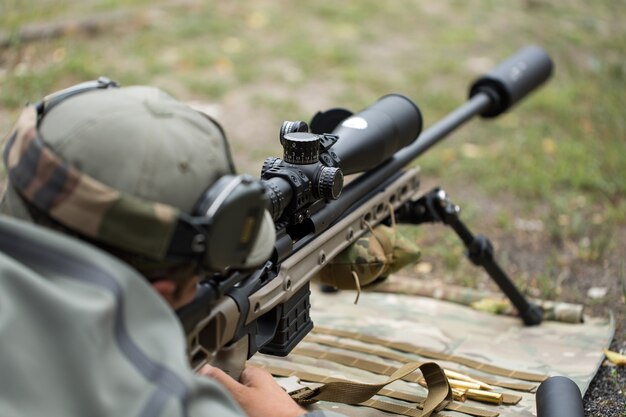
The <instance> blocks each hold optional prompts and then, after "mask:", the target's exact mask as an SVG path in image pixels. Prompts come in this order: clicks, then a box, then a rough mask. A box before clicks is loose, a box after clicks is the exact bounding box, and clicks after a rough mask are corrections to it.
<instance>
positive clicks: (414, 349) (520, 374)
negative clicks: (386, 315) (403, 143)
mask: <svg viewBox="0 0 626 417" xmlns="http://www.w3.org/2000/svg"><path fill="white" fill-rule="evenodd" d="M312 331H313V332H314V333H319V334H327V335H332V336H338V337H345V338H349V339H354V340H359V341H361V342H367V343H373V344H377V345H381V346H385V347H389V348H392V349H396V350H399V351H402V352H407V353H413V354H416V355H420V356H424V357H427V358H431V359H438V360H445V361H450V362H456V363H459V364H462V365H465V366H468V367H470V368H474V369H478V370H480V371H483V372H487V373H490V374H494V375H499V376H505V377H509V378H517V379H523V380H525V381H532V382H543V381H545V380H546V379H547V378H548V376H547V375H542V374H536V373H532V372H524V371H515V370H512V369H506V368H502V367H500V366H495V365H491V364H488V363H484V362H480V361H477V360H474V359H470V358H466V357H462V356H455V355H449V354H446V353H440V352H435V351H433V350H430V349H425V348H422V347H420V346H416V345H413V344H411V343H406V342H394V341H390V340H385V339H381V338H379V337H376V336H370V335H366V334H360V333H355V332H350V331H347V330H338V329H331V328H328V327H317V326H315V327H314V328H313V330H312Z"/></svg>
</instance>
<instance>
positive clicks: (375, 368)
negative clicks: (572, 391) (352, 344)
mask: <svg viewBox="0 0 626 417" xmlns="http://www.w3.org/2000/svg"><path fill="white" fill-rule="evenodd" d="M292 353H294V354H296V355H303V356H308V357H311V358H316V359H326V360H329V361H331V362H336V363H339V364H341V365H346V366H351V367H354V368H358V369H363V370H365V371H370V372H373V373H375V374H380V375H387V376H389V375H395V374H396V373H397V372H398V371H399V370H400V369H402V368H396V367H395V366H389V365H385V364H382V363H378V362H374V361H369V360H366V359H361V358H357V357H354V356H350V355H343V354H340V353H334V352H328V351H324V350H319V349H311V348H301V347H298V348H295V349H294V350H293V351H292ZM412 363H414V364H416V365H422V364H424V362H412ZM427 363H428V362H427ZM420 369H421V367H420ZM442 372H443V371H442ZM400 378H401V379H403V380H404V381H408V382H415V383H416V384H419V383H420V380H421V378H420V376H418V375H416V374H414V373H408V374H405V375H404V376H401V377H400ZM444 378H445V374H444ZM446 379H447V378H446ZM427 382H428V381H427ZM429 390H430V386H429ZM500 394H502V402H503V403H504V404H506V405H515V404H517V403H519V402H520V401H521V400H522V397H521V396H519V395H514V394H507V393H500Z"/></svg>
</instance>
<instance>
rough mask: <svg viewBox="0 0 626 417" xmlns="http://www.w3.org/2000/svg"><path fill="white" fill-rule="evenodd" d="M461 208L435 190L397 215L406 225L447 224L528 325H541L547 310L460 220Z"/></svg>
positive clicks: (445, 195) (491, 249) (489, 243)
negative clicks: (525, 292) (530, 297)
mask: <svg viewBox="0 0 626 417" xmlns="http://www.w3.org/2000/svg"><path fill="white" fill-rule="evenodd" d="M459 212H460V208H459V206H457V205H455V204H454V203H452V202H451V201H450V200H449V199H448V196H447V194H446V192H445V191H444V190H442V189H440V188H434V189H433V190H431V191H429V192H428V193H427V194H425V195H424V196H422V197H421V198H419V199H418V200H414V201H411V202H409V203H407V204H406V205H405V206H404V207H403V208H402V209H401V210H399V211H398V212H397V213H396V215H397V218H398V221H400V222H404V223H413V224H420V223H426V222H428V223H443V224H445V225H448V226H450V227H451V228H452V229H453V230H454V231H455V232H456V234H457V235H458V236H459V238H460V239H461V240H462V241H463V244H464V245H465V247H466V249H467V250H466V252H465V254H466V256H467V257H468V258H469V260H470V261H471V262H472V263H473V264H474V265H477V266H481V267H483V268H484V269H485V271H487V273H488V274H489V276H490V277H491V279H493V280H494V281H495V283H496V284H498V287H500V289H501V290H502V292H503V293H504V294H505V295H506V296H507V297H508V298H509V300H511V302H512V303H513V305H514V306H515V308H516V309H517V311H518V312H519V315H520V317H521V318H522V320H523V321H524V324H525V325H527V326H530V325H536V324H539V323H541V320H542V319H543V311H542V310H541V308H540V307H539V306H537V305H536V304H533V303H530V302H529V301H528V300H526V298H525V297H524V295H522V293H521V292H520V291H519V290H518V289H517V287H516V286H515V284H513V282H512V281H511V279H510V278H509V277H508V275H507V274H506V273H505V272H504V271H503V270H502V268H500V265H498V263H497V262H496V261H495V259H494V257H493V245H492V244H491V242H490V241H489V239H487V238H486V237H485V236H483V235H478V236H474V234H473V233H472V232H471V231H470V230H469V229H468V228H467V226H466V225H465V224H464V223H463V222H462V221H461V219H460V218H459Z"/></svg>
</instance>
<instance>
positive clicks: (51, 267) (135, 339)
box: [0, 216, 336, 417]
mask: <svg viewBox="0 0 626 417" xmlns="http://www.w3.org/2000/svg"><path fill="white" fill-rule="evenodd" d="M0 277H1V280H0V285H1V290H0V306H2V307H1V308H0V338H1V340H2V341H3V345H2V349H0V375H2V378H0V415H2V416H6V417H14V416H15V417H17V416H38V415H46V416H50V417H56V416H59V417H60V416H64V417H68V416H85V415H90V416H110V415H117V416H142V417H148V416H220V417H231V416H232V417H234V416H244V413H243V411H242V410H241V409H240V408H239V406H238V405H237V404H236V403H235V402H234V401H233V400H232V399H231V398H230V397H229V395H228V394H227V392H226V391H225V390H224V389H223V388H222V387H221V386H220V385H218V384H217V383H216V382H215V381H213V380H211V379H209V378H205V377H200V376H196V375H194V374H193V373H192V372H191V370H190V368H189V365H188V363H187V359H186V353H185V345H184V337H183V331H182V328H181V326H180V324H179V323H178V320H177V319H176V317H175V315H174V314H173V313H172V311H171V310H170V308H169V307H168V306H167V305H166V304H165V302H164V301H163V300H162V299H161V298H160V297H159V296H158V295H157V294H156V292H154V291H153V290H152V289H151V288H150V287H149V285H148V284H147V283H146V282H145V281H144V279H143V278H141V277H140V276H139V275H138V274H137V273H136V272H134V271H133V270H132V269H131V268H129V267H127V266H126V265H124V264H122V263H121V262H119V261H117V260H115V259H113V258H112V257H110V256H109V255H107V254H105V253H103V252H102V251H100V250H97V249H95V248H92V247H90V246H88V245H86V244H84V243H82V242H79V241H77V240H74V239H71V238H68V237H66V236H62V235H60V234H57V233H54V232H51V231H47V230H44V229H42V228H41V227H37V226H34V225H31V224H27V223H23V222H19V221H16V220H14V219H10V218H7V217H4V216H0ZM322 416H326V417H331V416H332V413H328V412H321V411H314V412H311V413H308V414H307V417H322ZM335 416H336V414H335Z"/></svg>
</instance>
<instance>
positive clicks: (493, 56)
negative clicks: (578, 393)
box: [0, 0, 626, 349]
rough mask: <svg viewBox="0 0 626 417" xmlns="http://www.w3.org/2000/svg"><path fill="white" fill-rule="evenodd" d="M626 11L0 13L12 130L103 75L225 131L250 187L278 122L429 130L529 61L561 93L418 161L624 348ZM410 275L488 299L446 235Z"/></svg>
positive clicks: (461, 8) (511, 256)
mask: <svg viewBox="0 0 626 417" xmlns="http://www.w3.org/2000/svg"><path fill="white" fill-rule="evenodd" d="M625 18H626V3H625V2H624V1H623V0H622V1H609V0H597V1H581V0H560V1H558V2H554V1H552V2H549V1H545V0H544V1H542V0H512V1H507V2H498V1H493V0H479V1H473V2H467V1H458V0H457V1H454V0H439V1H436V2H435V1H430V2H426V1H421V2H418V1H415V0H414V1H408V0H394V1H390V2H381V1H379V0H376V1H375V0H361V1H358V2H356V1H355V2H337V1H331V0H316V1H314V2H293V1H292V2H289V1H284V0H282V1H281V0H272V1H270V0H256V1H222V2H217V1H201V0H170V1H166V0H162V1H147V0H125V1H121V0H80V1H79V0H2V1H1V2H0V129H1V130H2V132H3V133H2V134H3V135H4V134H5V133H8V131H9V129H10V127H11V125H12V124H13V122H14V120H15V118H16V116H17V114H18V112H19V110H20V108H21V107H22V106H23V105H24V103H26V102H34V101H37V100H39V99H40V98H41V97H43V95H45V94H48V93H50V92H53V91H55V90H58V89H61V88H64V87H67V86H70V85H72V84H74V83H77V82H81V81H85V80H90V79H95V78H97V77H98V76H100V75H106V76H108V77H110V78H112V79H114V80H116V81H118V82H120V83H121V84H123V85H131V84H148V85H154V86H158V87H161V88H163V89H165V90H167V91H168V92H170V93H171V94H173V95H174V96H176V97H178V98H179V99H181V100H185V101H189V102H193V103H194V104H195V105H197V106H200V107H202V108H203V109H204V110H206V111H207V112H208V113H210V114H212V115H213V116H215V117H216V118H217V119H218V120H219V121H220V122H221V123H222V124H223V127H224V129H225V131H226V133H227V135H228V137H229V139H230V141H231V146H232V149H233V152H234V154H235V159H236V163H237V165H238V168H239V170H240V171H242V172H248V173H253V174H256V175H258V172H259V170H260V167H261V164H262V161H263V159H264V158H265V157H266V156H280V155H281V150H280V147H279V143H278V131H279V128H280V125H281V123H282V121H283V120H305V121H309V120H310V118H311V116H312V115H313V114H314V113H315V112H316V111H318V110H325V109H328V108H330V107H345V108H348V109H352V110H355V111H356V110H360V109H362V108H364V107H366V106H367V105H369V104H371V103H373V102H374V101H376V100H377V99H378V98H379V97H380V96H382V95H385V94H387V93H390V92H398V93H402V94H405V95H407V96H409V97H411V98H412V99H413V100H415V101H416V102H417V103H418V105H419V106H420V108H421V109H422V112H423V114H424V119H425V126H429V125H431V124H433V123H434V122H435V121H437V120H438V119H439V118H441V117H443V116H444V115H446V114H447V113H448V112H450V111H451V110H453V109H454V108H455V107H456V106H458V105H460V104H461V103H462V102H464V100H465V99H466V97H467V92H468V87H469V85H470V83H471V81H472V80H473V79H474V78H476V77H477V76H479V75H480V74H481V73H482V72H484V71H486V70H488V69H489V68H491V67H492V66H493V65H495V64H496V63H497V62H498V61H500V60H501V59H503V58H505V57H507V56H508V55H510V54H512V53H514V52H515V51H516V50H517V49H519V48H520V47H522V46H525V45H527V44H537V45H541V46H543V47H544V48H545V49H546V50H547V51H548V53H549V54H550V55H551V56H552V58H553V60H554V62H555V73H554V76H553V78H552V79H551V80H550V81H549V83H548V84H546V85H545V86H544V87H543V88H542V89H540V90H539V91H537V92H536V93H534V94H533V95H532V96H531V97H530V98H529V99H527V100H526V101H524V102H523V103H521V104H520V105H519V106H518V107H516V108H514V109H513V110H512V111H511V112H510V113H509V114H506V115H504V116H502V117H500V118H498V119H496V120H492V121H483V120H475V121H472V122H471V123H470V124H469V125H468V126H465V127H463V128H462V129H461V130H459V131H457V132H456V133H454V134H453V135H452V136H451V137H450V138H449V139H448V140H447V141H445V142H443V143H441V144H439V145H437V146H436V147H435V148H434V149H433V150H431V151H430V152H428V153H426V154H425V155H424V156H422V157H421V158H420V159H419V160H418V161H416V164H419V165H420V166H421V167H422V175H423V183H424V190H425V191H426V190H428V189H430V188H431V187H432V186H434V185H441V186H443V187H444V188H445V189H446V190H447V191H448V192H449V194H450V195H451V197H452V198H453V200H454V201H455V202H456V203H458V204H460V205H461V206H462V208H463V219H464V220H465V221H466V222H467V223H468V224H469V225H470V226H471V227H472V228H473V229H474V230H475V231H477V232H482V233H485V234H487V235H488V236H489V237H490V238H491V239H492V241H493V242H494V243H495V245H496V250H497V253H496V254H497V257H498V259H500V261H501V262H502V264H503V266H504V268H505V269H506V270H507V271H509V272H510V273H511V275H512V277H513V279H514V280H515V281H516V282H517V283H518V285H519V286H520V287H521V288H522V289H523V290H524V292H526V293H527V294H529V295H532V296H536V297H542V298H547V299H559V300H564V301H570V302H578V303H583V304H585V305H586V307H587V308H588V310H587V311H588V312H589V313H591V314H606V312H607V308H609V309H611V310H612V311H613V312H614V313H615V314H616V317H617V335H616V342H614V346H615V343H616V344H617V345H616V346H617V349H619V348H621V349H624V348H626V344H625V340H626V337H625V335H624V333H625V330H624V325H623V322H624V320H623V319H624V317H625V316H626V308H625V301H624V299H625V296H626V276H625V275H626V272H625V268H626V267H625V264H624V262H625V261H624V258H626V249H625V248H626V181H625V179H626V117H625V110H624V107H625V104H626V102H625V92H626V88H625V87H626V85H625V84H626V83H625V81H626V25H625V24H624V20H625ZM416 237H417V239H419V241H420V243H421V246H422V247H423V261H422V262H420V263H419V264H418V265H416V266H415V267H414V268H413V269H412V270H411V273H413V274H415V275H416V276H419V277H422V278H426V279H429V280H440V281H442V282H446V283H458V284H462V285H468V286H472V287H476V288H489V287H490V285H491V284H490V283H489V280H488V279H487V277H486V276H485V275H484V274H482V273H479V272H478V271H477V270H476V269H474V268H473V267H472V266H471V265H470V264H469V262H467V261H465V260H464V259H463V248H462V246H461V245H460V244H459V243H458V242H457V239H456V236H454V234H453V233H452V232H451V231H447V230H444V229H443V228H442V227H430V226H428V227H423V228H421V229H420V230H419V231H418V232H416Z"/></svg>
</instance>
